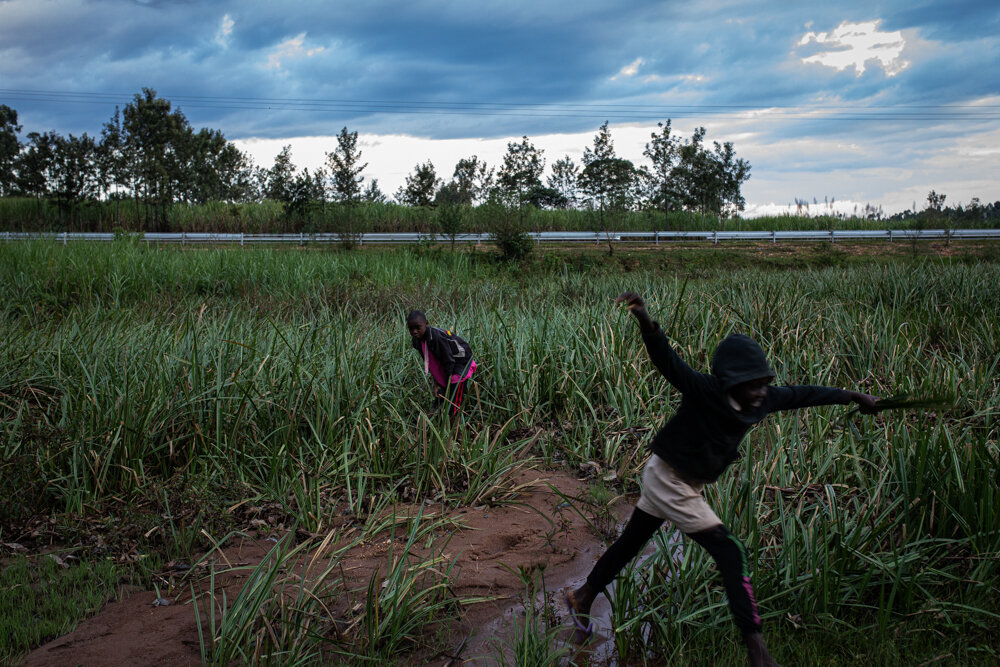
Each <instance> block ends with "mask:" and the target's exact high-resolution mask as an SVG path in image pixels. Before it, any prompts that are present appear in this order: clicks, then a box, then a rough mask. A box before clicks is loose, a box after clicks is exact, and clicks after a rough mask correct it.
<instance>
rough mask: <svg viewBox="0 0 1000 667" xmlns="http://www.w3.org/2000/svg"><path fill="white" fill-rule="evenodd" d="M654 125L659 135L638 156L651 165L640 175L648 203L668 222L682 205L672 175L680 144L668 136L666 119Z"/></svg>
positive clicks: (670, 135)
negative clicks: (640, 155) (670, 216)
mask: <svg viewBox="0 0 1000 667" xmlns="http://www.w3.org/2000/svg"><path fill="white" fill-rule="evenodd" d="M656 125H657V127H658V128H660V130H659V132H654V133H653V134H651V135H650V141H649V142H648V143H647V144H646V149H645V150H644V151H643V152H642V154H643V155H644V156H646V157H647V158H649V160H650V162H651V163H652V169H650V170H647V171H644V172H643V180H644V181H645V185H646V187H645V189H646V191H647V193H648V195H647V196H648V200H649V203H650V204H651V205H652V206H654V207H655V208H658V209H660V210H662V211H663V216H664V220H665V221H669V215H670V212H671V211H673V210H676V209H678V208H680V207H681V206H683V201H684V199H683V196H682V192H681V191H680V188H679V186H678V184H677V181H676V178H675V174H674V170H675V169H676V168H677V163H678V161H679V159H680V151H679V149H680V144H679V141H678V139H677V137H675V136H673V135H672V134H671V131H670V120H669V119H668V120H667V122H666V123H657V124H656Z"/></svg>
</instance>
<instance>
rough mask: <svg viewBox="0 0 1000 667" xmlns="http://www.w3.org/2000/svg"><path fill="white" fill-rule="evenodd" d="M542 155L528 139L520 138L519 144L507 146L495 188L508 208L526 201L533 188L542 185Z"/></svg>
mask: <svg viewBox="0 0 1000 667" xmlns="http://www.w3.org/2000/svg"><path fill="white" fill-rule="evenodd" d="M542 153H543V151H542V150H540V149H538V148H535V146H534V145H533V144H532V143H531V142H530V141H529V140H528V137H522V138H521V143H514V142H509V143H508V144H507V152H506V153H505V154H504V156H503V166H502V167H501V168H500V173H499V175H498V177H497V188H498V190H499V195H500V196H501V197H502V198H503V199H504V200H505V201H506V203H507V205H508V206H517V205H520V204H521V203H522V202H524V201H526V199H527V195H528V193H529V192H531V190H532V189H533V188H536V187H538V186H540V185H541V184H542V172H543V171H544V170H545V160H544V159H543V158H542Z"/></svg>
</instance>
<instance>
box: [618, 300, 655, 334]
mask: <svg viewBox="0 0 1000 667" xmlns="http://www.w3.org/2000/svg"><path fill="white" fill-rule="evenodd" d="M615 303H624V304H625V305H626V306H627V307H628V309H629V312H631V313H632V314H633V315H635V319H636V320H638V321H639V329H641V330H642V331H643V332H649V331H653V330H654V329H655V328H656V326H655V325H654V324H653V320H651V319H650V317H649V314H648V313H646V302H645V301H643V300H642V297H641V296H639V294H638V293H637V292H622V293H621V294H619V295H618V298H617V299H615Z"/></svg>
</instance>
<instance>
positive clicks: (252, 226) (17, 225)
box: [0, 197, 996, 234]
mask: <svg viewBox="0 0 1000 667" xmlns="http://www.w3.org/2000/svg"><path fill="white" fill-rule="evenodd" d="M165 216H166V223H165V228H161V223H160V222H159V221H158V220H157V219H156V216H155V215H154V212H153V210H152V209H149V208H147V207H145V206H143V205H142V204H141V203H140V202H138V201H136V200H133V199H123V200H120V201H115V200H113V201H87V202H83V203H80V204H76V205H74V206H73V207H72V208H66V207H65V206H62V207H60V206H59V205H58V203H57V202H55V201H50V200H45V199H33V198H27V197H0V231H49V232H62V231H71V232H111V231H114V230H115V229H119V228H120V229H123V230H126V231H131V232H141V231H167V232H215V233H245V234H281V233H298V232H307V233H308V232H313V233H321V232H337V231H338V230H339V225H340V222H341V219H342V213H341V212H340V209H338V207H337V206H336V205H334V204H323V203H317V204H315V205H313V206H310V207H309V208H308V210H307V212H306V213H305V214H299V215H292V216H290V215H288V214H287V212H286V210H285V207H284V206H283V205H282V204H281V203H280V202H276V201H270V200H265V201H262V202H250V203H242V204H233V203H225V202H209V203H206V204H188V203H176V204H172V205H171V206H169V207H168V208H167V209H166V214H165ZM351 216H352V220H353V225H354V228H355V229H356V230H357V231H366V232H425V233H431V232H433V233H439V232H440V231H441V225H440V224H439V222H438V216H439V213H438V209H433V208H412V207H409V206H400V205H398V204H362V205H360V206H358V207H356V208H355V209H353V210H352V212H351ZM496 216H497V212H496V210H495V209H493V208H491V207H489V206H479V207H475V208H468V209H463V214H462V224H461V227H462V231H463V232H467V233H480V232H481V233H488V232H491V231H493V230H494V229H496V227H497V224H498V220H497V218H496ZM523 223H524V225H525V226H526V227H527V228H528V229H529V230H531V231H600V230H602V229H604V228H605V227H606V226H610V227H613V228H614V229H615V230H616V231H664V230H673V231H713V230H726V231H771V230H789V229H794V230H817V229H822V230H829V229H842V230H855V229H887V228H891V229H911V228H917V227H927V226H930V227H935V228H936V227H941V226H948V227H955V226H959V227H982V226H987V227H988V226H995V224H996V223H995V221H991V220H978V221H977V220H971V219H970V220H963V221H961V222H960V223H958V222H952V221H950V220H947V219H943V218H942V219H941V220H940V221H938V222H928V221H927V220H924V219H922V218H911V219H908V220H905V221H900V220H896V221H887V220H876V219H873V218H864V217H856V216H855V217H842V216H808V215H804V216H793V215H781V216H762V217H758V218H720V217H718V216H715V215H703V214H700V213H693V212H689V211H672V212H670V213H669V214H666V215H665V214H664V213H663V212H662V211H658V210H644V211H629V212H624V213H620V214H616V215H615V216H613V218H611V221H610V222H608V221H605V222H604V223H603V224H604V226H602V222H601V216H600V214H599V213H597V212H594V211H578V210H555V211H550V210H539V209H531V210H529V211H527V213H526V214H525V217H524V219H523Z"/></svg>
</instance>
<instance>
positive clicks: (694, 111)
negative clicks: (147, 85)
mask: <svg viewBox="0 0 1000 667" xmlns="http://www.w3.org/2000/svg"><path fill="white" fill-rule="evenodd" d="M0 96H4V97H7V98H9V99H13V100H18V101H28V102H40V103H59V104H100V105H109V104H127V103H129V102H131V101H132V99H133V97H134V96H133V95H129V94H124V93H98V92H72V91H53V90H28V89H0ZM164 99H168V100H169V101H171V102H172V103H174V104H177V105H179V106H183V107H185V108H195V109H224V110H235V111H302V112H310V111H311V112H323V113H357V114H410V115H435V116H507V117H525V118H578V119H593V118H597V119H601V118H604V119H610V118H614V119H616V120H662V119H664V118H692V117H703V116H710V117H715V118H728V119H745V120H818V121H830V120H839V121H850V120H856V121H857V120H861V121H870V120H878V121H935V120H968V121H989V120H1000V105H978V104H940V105H797V106H792V105H771V106H768V107H766V108H761V107H758V106H753V105H743V104H728V105H720V104H687V105H654V104H610V103H566V104H553V103H529V102H425V101H413V100H349V99H308V98H265V97H223V96H194V95H178V96H168V97H165V98H164Z"/></svg>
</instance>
